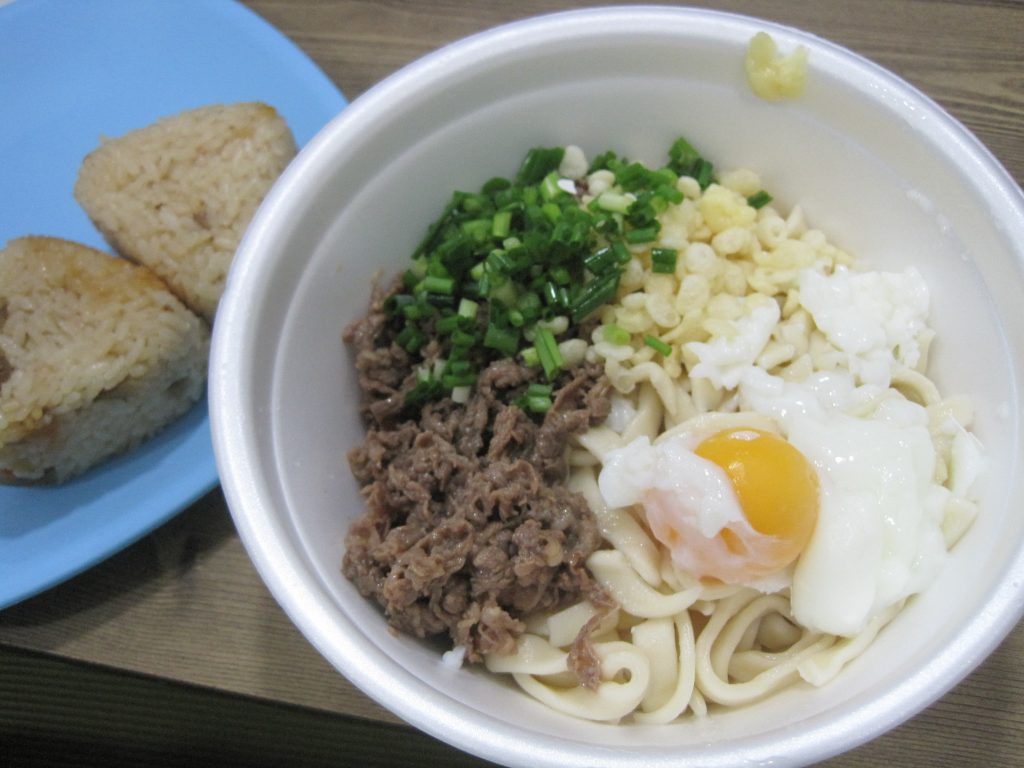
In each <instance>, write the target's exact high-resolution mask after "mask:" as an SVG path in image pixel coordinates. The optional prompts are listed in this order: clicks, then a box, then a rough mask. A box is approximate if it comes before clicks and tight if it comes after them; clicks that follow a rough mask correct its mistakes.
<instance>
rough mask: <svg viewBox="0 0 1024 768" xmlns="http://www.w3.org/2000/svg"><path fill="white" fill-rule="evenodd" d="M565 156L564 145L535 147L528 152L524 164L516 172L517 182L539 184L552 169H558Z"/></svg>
mask: <svg viewBox="0 0 1024 768" xmlns="http://www.w3.org/2000/svg"><path fill="white" fill-rule="evenodd" d="M563 157H565V148H564V147H551V148H544V147H535V148H534V149H531V150H530V151H529V152H527V153H526V157H525V158H524V159H523V164H522V165H521V166H519V172H518V173H517V174H516V183H517V184H522V185H524V186H526V185H532V184H538V183H539V182H540V181H541V180H542V179H543V178H544V177H545V176H547V175H548V174H549V173H550V172H551V171H554V170H557V169H558V166H559V164H560V163H561V162H562V158H563Z"/></svg>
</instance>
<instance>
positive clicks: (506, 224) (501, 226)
mask: <svg viewBox="0 0 1024 768" xmlns="http://www.w3.org/2000/svg"><path fill="white" fill-rule="evenodd" d="M511 226H512V212H511V211H499V212H498V213H496V214H494V218H493V219H491V235H492V236H493V237H506V236H507V235H508V233H509V229H510V228H511Z"/></svg>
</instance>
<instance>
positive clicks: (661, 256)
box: [651, 248, 679, 275]
mask: <svg viewBox="0 0 1024 768" xmlns="http://www.w3.org/2000/svg"><path fill="white" fill-rule="evenodd" d="M678 257H679V252H678V251H677V250H676V249H675V248H652V249H651V271H652V272H658V273H661V274H669V275H671V274H673V273H674V272H675V271H676V260H677V259H678Z"/></svg>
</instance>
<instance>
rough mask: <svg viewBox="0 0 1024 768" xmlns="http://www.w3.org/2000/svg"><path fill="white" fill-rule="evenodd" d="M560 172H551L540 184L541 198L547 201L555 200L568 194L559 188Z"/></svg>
mask: <svg viewBox="0 0 1024 768" xmlns="http://www.w3.org/2000/svg"><path fill="white" fill-rule="evenodd" d="M558 179H559V176H558V171H551V173H549V174H548V175H547V176H545V177H544V179H543V180H542V181H541V183H540V196H541V197H542V198H544V199H545V200H554V199H555V198H556V197H558V196H559V195H564V194H565V193H566V192H565V190H564V189H562V188H561V187H560V186H558Z"/></svg>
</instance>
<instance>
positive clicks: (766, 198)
mask: <svg viewBox="0 0 1024 768" xmlns="http://www.w3.org/2000/svg"><path fill="white" fill-rule="evenodd" d="M771 201H772V196H771V195H769V194H768V193H767V192H765V191H764V190H763V189H762V190H760V191H758V192H755V193H754V194H752V195H751V196H750V197H748V198H747V205H749V206H750V207H751V208H764V207H765V206H766V205H768V203H770V202H771Z"/></svg>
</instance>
